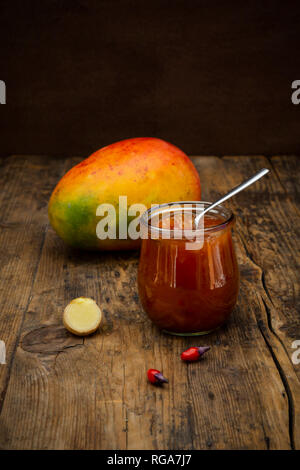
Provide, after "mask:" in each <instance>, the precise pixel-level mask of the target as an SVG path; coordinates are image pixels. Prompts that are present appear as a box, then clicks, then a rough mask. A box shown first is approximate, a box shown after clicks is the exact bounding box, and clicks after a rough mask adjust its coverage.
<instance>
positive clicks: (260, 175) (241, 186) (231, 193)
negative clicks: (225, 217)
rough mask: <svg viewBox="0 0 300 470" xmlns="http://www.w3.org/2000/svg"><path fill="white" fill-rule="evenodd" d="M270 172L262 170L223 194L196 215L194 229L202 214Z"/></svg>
mask: <svg viewBox="0 0 300 470" xmlns="http://www.w3.org/2000/svg"><path fill="white" fill-rule="evenodd" d="M269 171H270V170H268V168H263V169H262V170H260V171H259V172H258V173H256V174H255V175H254V176H252V177H251V178H249V179H248V180H246V181H244V182H243V183H241V184H239V185H238V186H236V187H235V188H233V189H232V190H231V191H229V192H228V193H227V194H225V196H223V197H221V198H220V199H218V200H217V201H216V202H214V203H213V204H211V205H210V206H208V207H207V208H206V209H205V210H204V211H203V212H201V213H200V214H198V215H197V217H196V218H195V225H196V227H197V226H198V223H199V220H200V219H201V217H203V216H204V214H206V212H208V211H210V210H211V209H213V208H214V207H216V206H218V205H219V204H222V202H224V201H226V200H227V199H229V198H231V197H232V196H234V195H235V194H237V193H239V192H240V191H243V189H245V188H247V187H248V186H250V184H253V183H255V181H257V180H259V178H261V177H262V176H264V175H265V174H266V173H269Z"/></svg>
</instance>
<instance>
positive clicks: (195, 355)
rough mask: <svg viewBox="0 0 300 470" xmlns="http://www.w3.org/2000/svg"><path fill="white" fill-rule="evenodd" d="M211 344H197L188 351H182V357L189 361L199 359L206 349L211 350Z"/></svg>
mask: <svg viewBox="0 0 300 470" xmlns="http://www.w3.org/2000/svg"><path fill="white" fill-rule="evenodd" d="M209 349H210V347H209V346H197V347H193V348H189V349H187V350H186V351H183V353H181V359H182V360H183V361H187V362H193V361H198V360H199V359H200V357H201V356H203V354H204V353H206V351H209Z"/></svg>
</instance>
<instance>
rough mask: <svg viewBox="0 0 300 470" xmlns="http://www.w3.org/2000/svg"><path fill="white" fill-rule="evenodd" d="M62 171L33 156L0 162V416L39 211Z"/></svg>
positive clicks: (40, 225) (37, 247)
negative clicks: (2, 349)
mask: <svg viewBox="0 0 300 470" xmlns="http://www.w3.org/2000/svg"><path fill="white" fill-rule="evenodd" d="M62 167H63V161H57V164H56V165H53V164H52V167H51V169H49V164H48V163H47V162H46V160H45V158H42V157H38V156H36V157H30V158H27V157H22V156H18V157H16V156H14V157H8V158H6V159H2V160H1V172H0V187H1V192H0V207H1V213H0V253H1V263H0V277H1V284H0V312H1V321H0V339H1V340H2V341H4V342H5V345H6V362H7V364H6V365H0V411H1V408H2V404H3V400H4V398H5V393H6V389H7V384H8V381H9V377H10V370H11V364H12V359H13V355H14V351H15V348H16V345H17V343H18V339H19V336H20V330H21V325H22V322H23V317H24V314H25V312H26V310H27V307H28V303H29V298H30V294H31V289H32V285H33V282H34V279H35V275H36V269H37V265H38V261H39V258H40V254H41V249H42V246H43V243H44V237H45V231H46V229H47V226H48V220H47V212H46V210H45V208H46V206H47V202H48V198H49V195H50V190H51V188H52V186H53V184H54V182H55V181H56V180H57V178H58V177H59V176H60V175H61V172H62Z"/></svg>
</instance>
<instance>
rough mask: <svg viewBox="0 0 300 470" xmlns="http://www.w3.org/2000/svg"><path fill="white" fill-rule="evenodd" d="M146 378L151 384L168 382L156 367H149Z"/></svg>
mask: <svg viewBox="0 0 300 470" xmlns="http://www.w3.org/2000/svg"><path fill="white" fill-rule="evenodd" d="M147 376H148V380H149V382H151V383H152V384H163V383H168V382H169V381H168V379H166V378H165V377H164V376H163V375H162V373H161V372H160V371H159V370H157V369H149V370H148V372H147Z"/></svg>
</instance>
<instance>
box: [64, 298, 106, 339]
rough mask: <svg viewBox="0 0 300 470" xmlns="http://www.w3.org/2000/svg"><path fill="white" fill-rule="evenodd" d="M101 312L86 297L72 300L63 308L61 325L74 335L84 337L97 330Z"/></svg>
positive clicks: (93, 302) (91, 300)
mask: <svg viewBox="0 0 300 470" xmlns="http://www.w3.org/2000/svg"><path fill="white" fill-rule="evenodd" d="M101 319H102V312H101V310H100V308H99V307H98V305H97V304H96V302H95V301H94V300H93V299H89V298H88V297H78V298H77V299H73V300H72V301H71V302H70V303H69V304H68V305H67V306H66V308H65V310H64V315H63V323H64V326H65V328H67V330H69V331H70V332H71V333H73V334H74V335H78V336H86V335H90V334H91V333H94V331H96V330H97V329H98V328H99V325H100V323H101Z"/></svg>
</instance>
